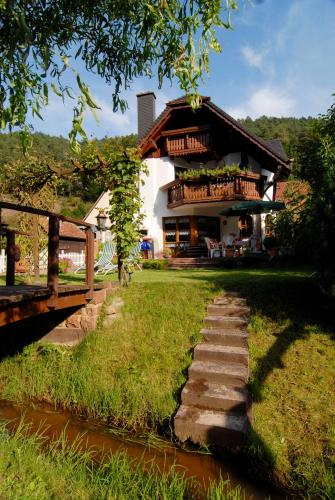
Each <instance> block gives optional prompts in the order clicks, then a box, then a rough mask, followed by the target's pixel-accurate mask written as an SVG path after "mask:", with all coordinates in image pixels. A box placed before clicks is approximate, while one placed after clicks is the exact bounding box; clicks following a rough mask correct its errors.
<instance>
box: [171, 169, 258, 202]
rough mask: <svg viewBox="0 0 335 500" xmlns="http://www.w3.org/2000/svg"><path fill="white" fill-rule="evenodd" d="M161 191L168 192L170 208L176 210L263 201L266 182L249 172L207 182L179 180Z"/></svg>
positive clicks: (210, 179) (211, 179) (207, 180)
mask: <svg viewBox="0 0 335 500" xmlns="http://www.w3.org/2000/svg"><path fill="white" fill-rule="evenodd" d="M161 190H162V191H167V192H168V205H167V206H168V208H175V207H179V206H181V205H186V204H192V203H210V202H214V201H216V202H217V201H231V200H261V199H262V198H263V192H264V181H263V178H262V177H261V176H260V175H258V174H253V173H249V172H248V173H244V174H240V175H232V176H222V177H215V178H208V179H206V180H202V179H196V180H191V179H190V180H180V179H177V180H175V181H173V182H170V183H169V184H165V186H162V187H161Z"/></svg>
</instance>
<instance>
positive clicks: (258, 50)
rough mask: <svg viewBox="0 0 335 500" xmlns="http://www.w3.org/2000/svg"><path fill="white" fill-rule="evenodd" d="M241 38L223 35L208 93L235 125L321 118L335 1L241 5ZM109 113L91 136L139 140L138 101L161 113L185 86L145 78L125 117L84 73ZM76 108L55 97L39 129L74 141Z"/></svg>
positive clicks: (333, 52)
mask: <svg viewBox="0 0 335 500" xmlns="http://www.w3.org/2000/svg"><path fill="white" fill-rule="evenodd" d="M232 20H233V25H234V30H233V31H231V32H230V31H226V30H225V31H223V32H222V36H221V35H220V40H221V42H222V47H223V50H222V53H221V54H219V55H216V54H212V55H211V58H210V75H209V76H208V77H206V78H205V79H204V82H203V83H202V84H201V85H200V93H201V94H203V95H209V96H211V98H212V100H213V102H215V103H216V104H217V105H218V106H220V107H222V108H223V109H224V110H225V111H227V112H228V113H230V114H231V115H232V116H234V117H235V118H242V117H246V116H247V115H249V116H251V117H252V118H256V117H257V116H261V115H267V116H297V117H300V116H317V115H318V114H319V113H324V112H325V111H326V110H327V109H328V108H329V106H330V105H331V104H332V102H333V98H332V97H331V94H332V93H334V92H335V64H334V63H335V29H334V27H335V0H249V1H248V0H246V1H244V0H240V1H239V11H238V13H237V14H236V15H233V18H232ZM82 76H83V79H84V81H86V82H87V83H88V84H89V85H90V88H91V90H92V93H93V95H94V97H95V99H96V101H97V102H98V104H99V105H100V106H101V111H98V118H99V121H98V122H97V121H96V120H95V119H94V118H93V116H92V115H91V114H90V113H88V114H87V117H86V120H85V130H86V132H87V134H88V135H89V136H90V137H98V138H101V137H104V136H106V135H108V136H114V135H125V134H129V133H132V132H135V133H136V126H137V117H136V94H137V93H138V92H143V91H146V90H153V91H154V92H155V94H156V97H157V101H156V105H157V114H158V113H159V112H160V111H161V110H162V109H163V108H164V106H165V103H166V102H167V101H169V100H171V99H174V98H176V97H179V96H180V95H181V94H182V92H181V91H180V89H179V87H178V84H177V82H174V83H173V85H172V86H171V85H170V83H169V82H165V83H164V85H163V88H162V89H160V90H159V89H158V84H157V80H156V79H148V78H139V79H137V80H135V81H134V83H133V85H132V88H131V89H130V90H127V91H126V92H125V93H124V97H126V98H127V100H128V103H129V109H128V111H127V112H126V113H125V114H122V113H113V112H112V106H111V98H110V96H111V88H110V87H108V85H107V84H105V83H104V82H103V80H101V79H99V78H97V77H95V76H92V75H89V74H88V73H83V74H82ZM71 106H72V102H71V101H70V100H68V101H66V102H65V105H63V104H62V102H61V100H60V99H59V98H57V96H52V98H51V101H50V104H49V107H48V108H47V109H46V110H45V112H44V113H43V115H44V121H40V120H39V119H36V120H34V121H33V125H34V129H35V130H36V131H41V132H44V133H47V134H52V135H63V136H67V133H68V131H69V129H70V128H71V118H72V107H71Z"/></svg>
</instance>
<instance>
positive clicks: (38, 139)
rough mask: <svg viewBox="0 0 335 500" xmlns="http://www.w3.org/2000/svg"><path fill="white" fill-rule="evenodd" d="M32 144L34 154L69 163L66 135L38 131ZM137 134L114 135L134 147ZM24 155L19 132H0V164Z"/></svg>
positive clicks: (113, 139) (119, 140) (117, 140)
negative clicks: (57, 135)
mask: <svg viewBox="0 0 335 500" xmlns="http://www.w3.org/2000/svg"><path fill="white" fill-rule="evenodd" d="M31 139H32V145H31V149H30V151H29V153H30V154H32V155H34V156H48V157H50V158H52V159H54V160H56V161H57V162H60V163H63V164H65V163H67V162H69V161H70V157H71V152H70V148H69V140H68V139H66V138H65V137H55V136H51V135H46V134H42V133H41V132H36V133H34V134H32V136H31ZM136 139H137V136H136V134H130V135H126V136H120V137H112V138H111V140H112V141H115V145H119V144H121V145H124V146H126V147H132V146H134V145H135V143H136ZM105 140H106V139H101V140H98V141H97V143H98V144H99V143H101V144H102V143H103V142H104V141H105ZM20 157H22V147H21V143H20V136H19V134H18V133H16V132H14V133H13V134H0V166H1V165H3V164H4V163H6V162H9V161H15V160H17V159H19V158H20Z"/></svg>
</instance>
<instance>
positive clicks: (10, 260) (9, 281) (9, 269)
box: [6, 231, 15, 286]
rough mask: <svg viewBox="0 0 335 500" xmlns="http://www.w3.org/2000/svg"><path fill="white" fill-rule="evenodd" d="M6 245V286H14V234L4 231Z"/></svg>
mask: <svg viewBox="0 0 335 500" xmlns="http://www.w3.org/2000/svg"><path fill="white" fill-rule="evenodd" d="M6 236H7V245H6V254H7V266H6V286H14V283H15V233H14V231H6Z"/></svg>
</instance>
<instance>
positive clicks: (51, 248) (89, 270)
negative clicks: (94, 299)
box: [0, 201, 94, 298]
mask: <svg viewBox="0 0 335 500" xmlns="http://www.w3.org/2000/svg"><path fill="white" fill-rule="evenodd" d="M1 209H8V210H13V211H16V212H24V213H28V214H32V215H37V216H44V217H48V220H49V222H48V266H47V285H48V288H49V289H50V292H51V294H52V296H53V297H55V298H56V297H57V296H58V284H59V242H60V240H61V239H62V236H61V235H60V221H66V222H71V223H72V224H75V225H77V226H80V227H82V228H84V229H85V233H86V234H85V238H83V239H82V240H81V241H84V242H85V266H86V276H85V282H86V284H87V286H88V288H89V292H88V295H89V296H93V283H94V234H93V230H92V225H91V224H88V223H87V222H84V221H82V220H78V219H74V218H72V217H66V216H64V215H60V214H56V213H54V212H49V211H47V210H40V209H38V208H33V207H28V206H24V205H17V204H15V203H9V202H5V201H0V227H1V231H2V234H3V235H4V236H5V237H6V256H7V259H6V286H13V285H14V283H15V253H16V246H15V234H16V233H17V231H15V230H12V229H9V228H7V225H6V224H1ZM63 239H66V237H63ZM76 239H77V240H78V241H79V240H80V238H76Z"/></svg>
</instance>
